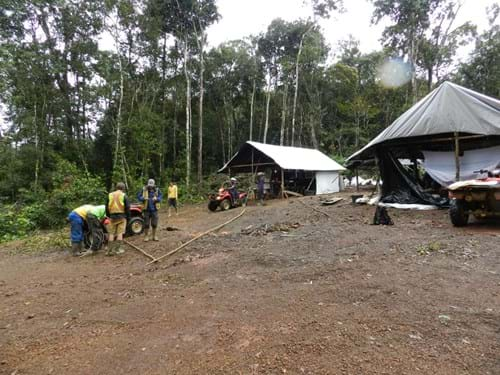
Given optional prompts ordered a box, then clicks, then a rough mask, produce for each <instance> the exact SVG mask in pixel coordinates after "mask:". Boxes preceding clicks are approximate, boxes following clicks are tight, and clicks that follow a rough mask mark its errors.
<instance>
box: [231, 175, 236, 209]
mask: <svg viewBox="0 0 500 375" xmlns="http://www.w3.org/2000/svg"><path fill="white" fill-rule="evenodd" d="M229 183H230V186H229V193H230V194H231V198H232V199H233V203H232V205H233V206H236V204H237V202H238V190H237V189H238V180H237V179H236V178H235V177H231V179H230V180H229Z"/></svg>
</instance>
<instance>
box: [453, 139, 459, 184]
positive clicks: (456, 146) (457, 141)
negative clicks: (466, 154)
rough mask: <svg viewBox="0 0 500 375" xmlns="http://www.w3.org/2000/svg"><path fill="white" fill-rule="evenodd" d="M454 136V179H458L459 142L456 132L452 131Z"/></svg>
mask: <svg viewBox="0 0 500 375" xmlns="http://www.w3.org/2000/svg"><path fill="white" fill-rule="evenodd" d="M454 137H455V181H460V143H459V139H458V132H455V133H454Z"/></svg>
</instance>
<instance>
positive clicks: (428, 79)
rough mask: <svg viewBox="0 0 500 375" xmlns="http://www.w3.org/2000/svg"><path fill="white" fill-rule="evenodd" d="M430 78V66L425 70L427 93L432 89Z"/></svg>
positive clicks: (431, 71)
mask: <svg viewBox="0 0 500 375" xmlns="http://www.w3.org/2000/svg"><path fill="white" fill-rule="evenodd" d="M432 76H433V69H432V66H430V67H428V68H427V92H428V93H429V92H431V89H432Z"/></svg>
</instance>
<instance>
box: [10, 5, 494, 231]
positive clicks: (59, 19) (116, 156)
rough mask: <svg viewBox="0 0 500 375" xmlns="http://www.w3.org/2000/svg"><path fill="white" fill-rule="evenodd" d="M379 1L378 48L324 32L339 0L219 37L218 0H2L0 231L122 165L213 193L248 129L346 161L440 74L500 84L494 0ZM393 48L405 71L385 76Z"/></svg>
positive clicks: (56, 214)
mask: <svg viewBox="0 0 500 375" xmlns="http://www.w3.org/2000/svg"><path fill="white" fill-rule="evenodd" d="M371 2H372V3H373V5H374V9H375V11H374V14H373V20H372V22H374V23H378V22H380V21H381V20H388V21H389V26H387V27H386V29H385V31H384V33H383V36H382V41H383V45H384V48H383V50H380V51H377V52H373V53H369V54H364V53H361V51H360V49H359V42H358V41H356V40H354V39H352V38H351V39H350V40H346V41H344V42H342V43H339V45H335V46H329V45H327V43H326V42H325V38H324V36H323V35H322V30H321V28H320V27H319V24H318V23H319V20H321V19H325V18H329V17H330V20H331V22H335V18H339V17H342V6H343V4H342V2H341V1H340V0H309V1H305V3H306V4H307V6H309V7H311V9H312V10H313V14H314V17H312V18H309V19H300V20H296V21H293V22H287V21H283V20H281V19H275V20H274V21H273V22H272V23H271V24H270V25H269V26H268V28H267V31H265V32H264V33H262V34H260V35H249V36H248V37H247V38H245V39H243V40H234V41H230V42H227V43H224V44H222V45H220V46H217V47H210V46H208V44H207V28H209V26H210V25H212V24H214V23H215V22H217V21H218V19H219V18H220V15H219V13H218V9H217V4H216V1H215V0H78V1H77V0H32V1H25V0H0V38H1V39H0V77H1V79H0V101H1V104H2V112H3V114H4V116H3V117H4V119H3V125H2V129H1V134H0V199H1V202H3V204H4V206H3V207H2V213H1V215H0V232H3V233H7V232H12V233H14V232H15V233H19V232H23V231H26V230H29V228H31V227H33V226H36V227H51V226H54V225H57V224H58V223H60V222H61V220H62V219H63V218H64V217H65V215H66V213H67V210H68V209H69V208H71V205H74V204H79V203H78V202H80V203H83V202H100V199H101V198H102V196H103V194H104V192H105V191H106V188H109V187H110V186H111V184H112V182H113V181H115V182H116V181H118V180H122V181H125V182H126V184H127V185H128V186H129V188H130V190H131V191H133V190H134V189H137V188H138V187H139V186H141V184H143V183H144V181H145V180H146V179H147V178H148V177H153V178H155V179H157V181H159V183H160V185H161V186H165V185H166V184H167V183H168V180H169V179H172V178H173V179H176V180H177V181H179V182H181V184H182V189H181V191H182V192H183V193H184V194H186V193H189V192H193V193H197V194H203V193H205V191H203V190H204V189H205V186H206V184H205V183H204V181H206V179H207V176H210V175H211V174H213V172H214V171H215V170H216V169H217V168H218V167H220V166H221V165H222V164H223V163H224V162H225V161H227V160H228V158H230V157H231V155H232V154H233V153H234V152H235V151H236V150H237V149H238V147H239V146H240V145H241V144H242V143H243V142H245V141H247V140H256V141H260V142H267V143H272V144H281V145H293V146H304V147H314V148H319V149H321V150H322V151H324V152H325V153H327V154H329V155H331V156H334V157H335V158H337V160H339V161H342V159H343V158H345V157H347V156H349V154H350V153H351V152H353V151H354V150H356V149H358V148H359V147H360V146H362V145H364V144H365V143H366V142H367V141H368V140H369V139H371V138H372V137H373V136H375V135H376V134H378V133H379V132H380V131H381V130H382V129H384V128H385V127H387V126H388V125H389V124H391V122H392V121H393V120H394V119H395V118H397V117H398V116H399V115H400V114H401V113H402V112H403V111H404V110H406V109H407V108H409V107H410V106H411V105H412V104H413V103H414V102H415V101H416V100H418V99H419V98H421V97H422V96H424V95H426V94H427V93H428V92H429V91H430V90H431V89H432V88H434V87H435V85H436V84H438V83H439V82H442V81H443V80H446V79H448V80H453V81H455V82H457V83H459V84H462V85H464V86H466V87H469V88H472V89H475V90H477V91H480V92H482V93H485V94H488V95H492V96H496V97H499V96H500V29H499V26H498V22H497V16H498V14H499V9H500V8H499V7H498V6H496V7H492V8H491V9H489V11H488V14H489V18H490V19H489V28H488V29H487V30H486V31H484V32H481V33H478V32H477V31H476V26H475V25H473V24H470V23H466V24H457V23H456V22H455V18H456V14H457V12H459V11H460V2H459V1H454V0H422V1H412V0H371ZM103 36H104V37H106V38H107V39H108V40H110V41H112V45H113V46H114V50H113V51H111V50H103V49H100V48H99V43H98V40H99V38H102V37H103ZM466 44H472V45H473V46H474V47H473V52H472V53H471V55H470V57H469V59H468V61H467V62H465V63H461V64H456V53H457V49H458V48H459V47H460V46H463V45H466ZM391 59H392V61H399V63H398V64H401V65H403V66H405V67H408V69H407V70H406V72H407V73H406V75H407V77H406V78H407V79H405V81H406V83H404V84H402V85H399V86H395V87H392V86H391V85H390V84H385V85H383V84H381V82H382V81H381V73H380V67H381V66H383V64H384V63H385V62H387V61H391ZM396 59H397V60H396ZM384 74H388V73H387V72H385V73H384ZM389 75H390V71H389ZM14 203H16V204H14ZM19 218H22V219H23V220H22V222H19ZM1 234H2V233H0V235H1Z"/></svg>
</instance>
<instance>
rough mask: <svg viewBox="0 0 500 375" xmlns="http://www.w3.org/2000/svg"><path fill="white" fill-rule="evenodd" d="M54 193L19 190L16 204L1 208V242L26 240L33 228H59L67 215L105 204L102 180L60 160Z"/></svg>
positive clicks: (54, 177)
mask: <svg viewBox="0 0 500 375" xmlns="http://www.w3.org/2000/svg"><path fill="white" fill-rule="evenodd" d="M53 184H54V187H55V188H54V190H53V191H52V192H50V193H46V192H44V191H43V190H38V191H36V192H35V191H33V190H27V189H25V190H21V191H20V201H19V203H18V204H12V205H1V206H0V209H1V211H0V233H1V235H0V242H5V241H10V240H13V239H17V238H22V237H25V236H26V235H28V234H30V233H32V232H33V231H34V230H35V229H52V228H59V227H61V226H62V225H64V223H65V219H66V217H67V216H68V214H69V213H70V212H71V211H72V210H73V209H75V208H76V207H79V206H81V205H83V204H95V205H99V204H104V202H105V199H106V188H105V186H104V183H103V181H102V179H101V178H99V177H96V176H92V175H90V174H88V173H86V172H84V171H81V170H79V169H78V168H77V167H76V166H75V165H74V164H72V163H70V162H68V161H66V160H59V161H58V163H57V167H56V170H55V172H54V175H53Z"/></svg>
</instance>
